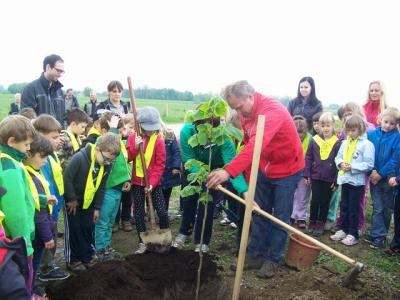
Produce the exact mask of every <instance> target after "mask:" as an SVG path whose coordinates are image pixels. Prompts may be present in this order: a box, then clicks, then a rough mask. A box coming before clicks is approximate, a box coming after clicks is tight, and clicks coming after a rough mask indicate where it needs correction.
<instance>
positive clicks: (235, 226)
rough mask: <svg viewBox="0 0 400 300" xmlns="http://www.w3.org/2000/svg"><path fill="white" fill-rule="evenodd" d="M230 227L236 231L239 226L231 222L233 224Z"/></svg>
mask: <svg viewBox="0 0 400 300" xmlns="http://www.w3.org/2000/svg"><path fill="white" fill-rule="evenodd" d="M229 226H230V227H231V228H233V229H236V228H237V225H236V224H235V222H231V223H230V224H229Z"/></svg>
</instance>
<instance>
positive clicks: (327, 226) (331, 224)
mask: <svg viewBox="0 0 400 300" xmlns="http://www.w3.org/2000/svg"><path fill="white" fill-rule="evenodd" d="M333 227H335V221H330V220H327V221H326V223H325V228H324V229H325V230H326V231H331V230H332V229H333Z"/></svg>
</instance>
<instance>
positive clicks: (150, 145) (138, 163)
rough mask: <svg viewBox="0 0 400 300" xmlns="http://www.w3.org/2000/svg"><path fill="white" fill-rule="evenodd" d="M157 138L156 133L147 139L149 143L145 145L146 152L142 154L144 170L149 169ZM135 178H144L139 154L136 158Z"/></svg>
mask: <svg viewBox="0 0 400 300" xmlns="http://www.w3.org/2000/svg"><path fill="white" fill-rule="evenodd" d="M157 137H158V133H157V132H155V133H153V134H152V135H151V137H150V139H149V143H148V144H147V147H146V151H145V153H144V160H145V162H146V169H147V168H148V167H149V165H150V161H151V158H152V157H153V152H154V145H155V144H156V140H157ZM136 176H137V177H141V178H143V177H144V174H143V167H142V161H141V159H140V154H138V155H137V156H136Z"/></svg>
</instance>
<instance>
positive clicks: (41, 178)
mask: <svg viewBox="0 0 400 300" xmlns="http://www.w3.org/2000/svg"><path fill="white" fill-rule="evenodd" d="M26 169H27V170H28V174H29V177H30V178H31V180H32V182H33V179H32V176H31V174H32V175H33V176H35V177H36V178H37V179H38V180H39V181H40V184H41V185H42V187H43V189H44V193H45V194H46V196H50V188H49V182H48V181H47V180H46V178H44V176H43V175H42V174H40V172H38V171H36V170H35V169H33V168H32V167H31V166H26ZM35 190H36V194H38V195H39V193H38V191H37V188H36V186H35ZM47 206H48V208H49V211H50V214H52V213H53V205H52V204H48V205H47ZM39 210H40V207H39Z"/></svg>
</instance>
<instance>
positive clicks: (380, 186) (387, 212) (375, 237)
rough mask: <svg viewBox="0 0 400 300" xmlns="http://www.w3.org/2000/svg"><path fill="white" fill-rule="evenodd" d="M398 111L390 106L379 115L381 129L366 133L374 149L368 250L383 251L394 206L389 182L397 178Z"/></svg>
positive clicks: (399, 145)
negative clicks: (378, 249) (369, 246)
mask: <svg viewBox="0 0 400 300" xmlns="http://www.w3.org/2000/svg"><path fill="white" fill-rule="evenodd" d="M399 119H400V112H399V111H398V110H397V109H396V108H393V107H389V108H387V109H385V110H384V111H383V112H382V114H381V126H379V127H377V128H376V129H375V130H373V131H370V132H368V139H369V140H370V141H371V142H372V143H373V144H374V146H375V165H374V169H373V170H372V172H371V175H370V177H369V178H370V182H371V198H372V204H373V212H372V229H371V232H370V236H369V237H368V238H367V239H366V241H367V242H369V243H371V248H374V249H376V248H382V247H383V246H384V244H385V242H386V235H387V233H388V229H389V225H390V219H391V217H392V212H393V206H394V190H393V188H392V187H391V186H390V185H389V183H388V179H389V178H392V177H395V176H397V175H398V173H399V170H398V167H397V164H398V160H399V153H400V144H399V142H400V134H399V132H398V130H397V122H398V120H399Z"/></svg>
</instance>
